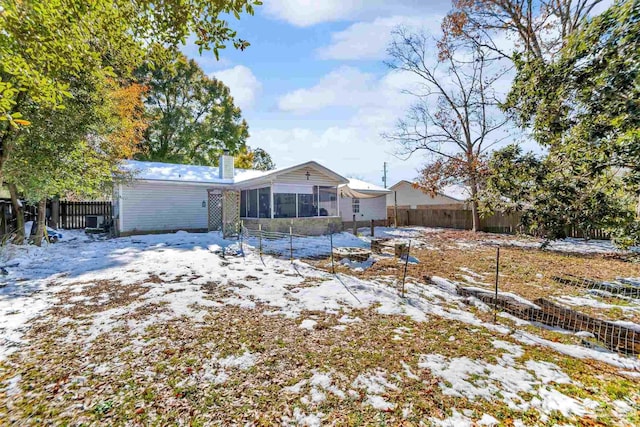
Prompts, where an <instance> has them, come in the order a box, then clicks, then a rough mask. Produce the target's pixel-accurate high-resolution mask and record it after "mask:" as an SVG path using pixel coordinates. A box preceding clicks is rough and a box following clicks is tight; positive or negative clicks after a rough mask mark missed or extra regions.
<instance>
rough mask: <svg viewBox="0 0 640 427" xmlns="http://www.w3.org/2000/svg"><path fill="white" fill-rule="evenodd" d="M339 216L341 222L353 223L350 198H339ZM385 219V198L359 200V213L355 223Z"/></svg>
mask: <svg viewBox="0 0 640 427" xmlns="http://www.w3.org/2000/svg"><path fill="white" fill-rule="evenodd" d="M340 216H341V217H342V220H343V221H353V204H352V199H351V198H350V197H342V198H340ZM372 219H375V220H380V219H387V198H386V197H385V196H380V197H374V198H371V199H360V213H357V214H356V221H370V220H372Z"/></svg>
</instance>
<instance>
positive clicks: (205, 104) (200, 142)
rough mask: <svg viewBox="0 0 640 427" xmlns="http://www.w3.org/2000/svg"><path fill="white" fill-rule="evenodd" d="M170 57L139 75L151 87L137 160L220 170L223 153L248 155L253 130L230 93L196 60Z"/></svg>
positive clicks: (146, 102)
mask: <svg viewBox="0 0 640 427" xmlns="http://www.w3.org/2000/svg"><path fill="white" fill-rule="evenodd" d="M170 55H171V60H170V61H167V62H165V63H162V64H161V65H158V66H157V67H154V68H149V67H144V68H143V69H141V70H140V71H139V80H140V81H141V82H143V83H144V84H145V85H146V86H147V87H148V92H147V95H146V101H145V104H146V106H147V114H148V116H149V118H150V125H149V127H148V129H147V132H146V134H145V137H144V139H143V141H142V149H141V152H142V153H143V154H141V155H139V156H138V158H140V159H142V160H152V161H161V162H170V163H188V164H200V165H215V164H217V161H218V157H219V156H220V154H222V152H223V150H228V151H229V152H230V153H232V154H238V153H239V152H240V151H241V150H243V149H245V148H246V139H247V137H248V136H249V131H248V125H247V122H246V121H245V120H244V119H243V118H242V113H241V111H240V109H239V108H238V107H236V106H235V105H234V103H233V98H232V97H231V94H230V92H229V88H228V87H227V86H225V85H224V83H222V82H221V81H219V80H216V79H214V78H210V77H208V76H207V75H206V74H205V73H204V72H203V71H202V69H201V68H200V67H199V66H198V64H197V63H196V62H195V61H194V60H192V59H187V58H186V57H185V56H184V55H183V54H181V53H179V52H177V51H175V50H174V51H172V52H171V53H170Z"/></svg>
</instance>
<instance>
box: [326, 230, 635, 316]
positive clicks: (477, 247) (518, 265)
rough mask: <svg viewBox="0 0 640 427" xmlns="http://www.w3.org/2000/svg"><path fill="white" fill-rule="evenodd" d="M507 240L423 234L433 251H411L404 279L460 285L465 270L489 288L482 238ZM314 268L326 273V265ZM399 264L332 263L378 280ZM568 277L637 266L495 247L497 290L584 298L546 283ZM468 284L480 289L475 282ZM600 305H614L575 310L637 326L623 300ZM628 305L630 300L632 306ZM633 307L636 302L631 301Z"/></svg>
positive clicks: (489, 255)
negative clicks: (440, 280) (428, 278)
mask: <svg viewBox="0 0 640 427" xmlns="http://www.w3.org/2000/svg"><path fill="white" fill-rule="evenodd" d="M489 239H490V240H507V239H513V236H505V235H496V234H487V233H477V234H474V233H472V232H469V231H454V230H451V231H445V232H440V233H428V234H425V235H424V236H423V237H422V238H421V241H422V243H423V245H424V244H426V245H428V246H430V247H433V248H435V250H431V249H421V248H418V249H413V250H412V251H411V255H412V256H414V257H416V258H417V259H418V260H419V263H418V264H413V263H409V265H408V269H407V275H408V276H409V277H413V278H415V280H417V281H420V282H424V277H425V276H439V277H444V278H446V279H449V280H454V281H460V282H462V283H466V282H465V280H464V278H463V275H467V276H470V274H469V273H468V272H465V271H463V270H461V268H468V269H470V270H472V271H473V272H474V273H476V274H478V275H479V276H480V277H475V279H476V280H477V281H479V282H483V283H485V284H486V285H485V287H487V288H493V286H494V283H495V271H496V248H494V247H490V246H486V245H482V243H483V242H486V241H487V240H489ZM460 241H466V242H475V243H476V244H474V245H473V246H472V247H459V246H457V244H458V243H459V242H460ZM316 265H317V266H318V267H320V268H325V269H326V262H319V263H316ZM403 269H404V265H403V264H401V263H399V262H398V260H397V259H394V258H387V259H383V260H381V261H379V262H376V263H375V264H374V265H373V266H372V267H371V268H369V269H367V270H365V271H363V272H357V271H353V270H351V269H349V268H347V267H344V266H341V265H339V264H338V265H337V270H338V271H340V272H344V273H349V274H355V275H358V276H360V277H364V278H379V277H381V276H393V277H396V278H397V277H402V274H403ZM567 274H570V275H574V276H579V277H585V278H590V279H596V280H613V279H616V278H617V277H640V264H638V263H633V262H625V261H623V260H620V259H617V258H615V257H611V256H610V255H602V254H593V255H584V254H567V253H561V252H551V251H544V250H540V249H531V248H517V247H501V249H500V276H499V290H500V291H502V292H513V293H515V294H518V295H520V296H522V297H524V298H527V299H529V300H534V299H536V298H552V297H562V296H585V295H587V290H586V289H584V288H577V287H575V286H571V285H565V284H561V283H558V282H556V281H555V280H553V279H552V277H553V276H564V275H567ZM467 284H468V285H470V286H478V287H483V285H480V284H477V283H467ZM597 299H598V300H599V301H601V302H603V303H606V304H610V305H613V306H617V307H612V308H605V309H598V308H594V307H587V306H585V307H577V309H578V310H580V311H583V312H585V313H587V314H591V315H594V316H597V317H600V318H603V319H610V320H627V321H632V322H636V323H640V308H639V309H638V310H635V311H632V310H623V308H624V307H627V306H629V305H630V302H629V300H628V299H624V298H616V297H609V298H608V297H597ZM632 303H633V302H632ZM636 304H637V303H636Z"/></svg>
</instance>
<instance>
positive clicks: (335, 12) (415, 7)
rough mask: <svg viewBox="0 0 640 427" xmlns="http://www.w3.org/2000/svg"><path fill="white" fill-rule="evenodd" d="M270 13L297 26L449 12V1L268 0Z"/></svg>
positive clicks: (266, 8)
mask: <svg viewBox="0 0 640 427" xmlns="http://www.w3.org/2000/svg"><path fill="white" fill-rule="evenodd" d="M264 7H265V11H266V13H267V14H268V15H270V16H272V17H274V18H276V19H281V20H284V21H286V22H288V23H290V24H293V25H296V26H298V27H308V26H311V25H315V24H319V23H321V22H332V21H350V20H355V19H372V18H374V17H376V16H389V15H403V14H406V15H408V14H409V13H412V14H413V13H429V12H431V11H433V10H434V9H438V10H443V11H446V10H447V9H448V8H450V7H451V3H450V1H448V0H437V1H424V0H396V1H388V0H268V1H266V2H265V6H264Z"/></svg>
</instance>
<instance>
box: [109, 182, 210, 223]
mask: <svg viewBox="0 0 640 427" xmlns="http://www.w3.org/2000/svg"><path fill="white" fill-rule="evenodd" d="M202 202H205V203H204V207H203V206H202ZM119 203H120V208H119V210H118V211H119V212H120V214H121V216H120V218H119V221H120V226H119V228H120V232H121V233H134V234H135V232H137V231H142V232H145V231H146V232H149V231H171V230H196V229H206V228H207V225H208V216H207V215H208V214H207V186H206V185H196V184H184V183H179V184H176V183H169V182H164V183H163V182H157V183H152V182H141V181H138V182H136V183H135V184H133V185H131V186H123V187H122V191H121V193H120V198H119Z"/></svg>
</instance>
